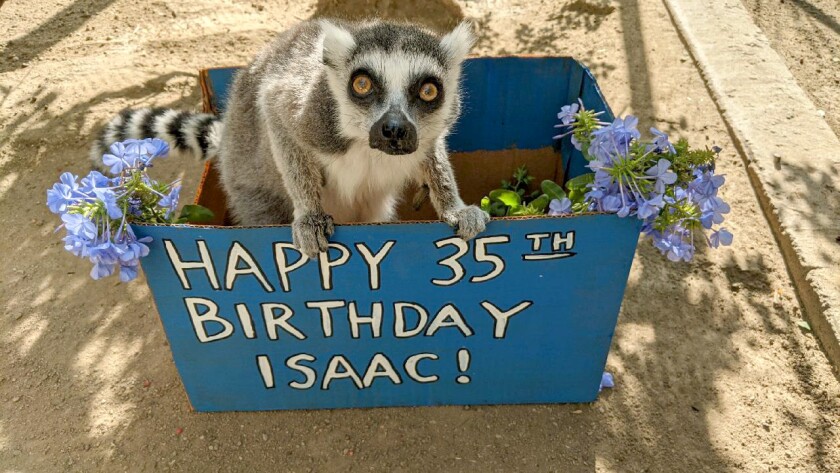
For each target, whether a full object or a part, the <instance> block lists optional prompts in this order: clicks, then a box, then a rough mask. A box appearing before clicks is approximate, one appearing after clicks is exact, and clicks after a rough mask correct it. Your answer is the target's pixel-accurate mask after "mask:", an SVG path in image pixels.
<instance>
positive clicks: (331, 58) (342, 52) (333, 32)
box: [320, 20, 356, 68]
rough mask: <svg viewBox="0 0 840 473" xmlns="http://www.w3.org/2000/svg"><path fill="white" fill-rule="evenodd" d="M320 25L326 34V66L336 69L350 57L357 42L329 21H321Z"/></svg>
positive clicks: (348, 33)
mask: <svg viewBox="0 0 840 473" xmlns="http://www.w3.org/2000/svg"><path fill="white" fill-rule="evenodd" d="M320 24H321V31H323V33H324V64H326V65H328V66H330V67H332V68H335V67H337V66H338V65H339V64H343V63H344V62H345V61H346V60H347V58H349V57H350V53H351V52H352V51H353V48H355V47H356V40H355V39H353V35H351V34H350V32H349V31H347V30H346V29H344V28H342V27H341V26H338V25H337V24H335V23H333V22H331V21H329V20H321V21H320Z"/></svg>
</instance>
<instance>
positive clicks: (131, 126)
mask: <svg viewBox="0 0 840 473" xmlns="http://www.w3.org/2000/svg"><path fill="white" fill-rule="evenodd" d="M221 131H222V121H221V119H220V118H219V117H217V116H215V115H210V114H206V113H192V112H184V111H179V110H173V109H170V108H161V107H155V108H138V109H125V110H123V111H122V112H120V113H119V114H118V115H117V116H115V117H114V118H112V119H111V121H110V122H108V124H106V125H105V127H104V128H103V129H102V132H101V133H100V135H99V139H97V140H96V142H95V143H94V145H93V148H92V149H91V160H93V162H94V164H96V165H98V166H101V164H102V155H103V154H104V153H106V152H107V151H108V147H110V146H111V144H112V143H115V142H118V141H125V140H127V139H143V138H160V139H162V140H164V141H166V142H168V143H169V146H170V148H171V151H172V152H173V154H175V153H184V154H188V155H192V156H194V157H196V158H198V159H202V160H203V159H210V158H214V157H216V156H217V155H218V154H219V140H220V138H221Z"/></svg>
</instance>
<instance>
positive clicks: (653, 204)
mask: <svg viewBox="0 0 840 473" xmlns="http://www.w3.org/2000/svg"><path fill="white" fill-rule="evenodd" d="M664 206H665V200H664V199H663V198H662V194H657V195H656V196H655V197H653V198H652V199H648V200H643V201H642V204H641V205H639V210H638V215H639V218H640V219H642V220H646V219H648V218H651V217H655V216H657V215H659V212H660V211H661V210H662V207H664Z"/></svg>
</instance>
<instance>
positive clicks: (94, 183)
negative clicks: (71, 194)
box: [79, 171, 111, 194]
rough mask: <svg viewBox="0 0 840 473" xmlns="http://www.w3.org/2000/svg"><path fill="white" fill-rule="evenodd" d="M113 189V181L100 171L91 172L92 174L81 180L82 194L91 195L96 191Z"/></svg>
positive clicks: (80, 189) (80, 188)
mask: <svg viewBox="0 0 840 473" xmlns="http://www.w3.org/2000/svg"><path fill="white" fill-rule="evenodd" d="M108 187H111V179H110V178H109V177H108V176H106V175H104V174H102V173H101V172H99V171H91V172H90V174H88V175H87V176H85V177H83V178H82V180H81V186H80V187H79V191H80V192H84V193H85V194H90V193H91V192H93V190H94V189H104V188H108Z"/></svg>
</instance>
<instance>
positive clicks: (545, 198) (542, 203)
mask: <svg viewBox="0 0 840 473" xmlns="http://www.w3.org/2000/svg"><path fill="white" fill-rule="evenodd" d="M561 192H562V190H561ZM563 195H564V196H565V192H564V193H563ZM551 199H552V198H551V196H550V195H548V194H543V195H541V196H539V197H537V198H536V199H534V201H533V202H531V204H530V205H528V207H530V208H531V209H533V210H534V211H535V212H537V213H536V215H540V214H544V213H545V209H546V208H548V204H549V203H551Z"/></svg>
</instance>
